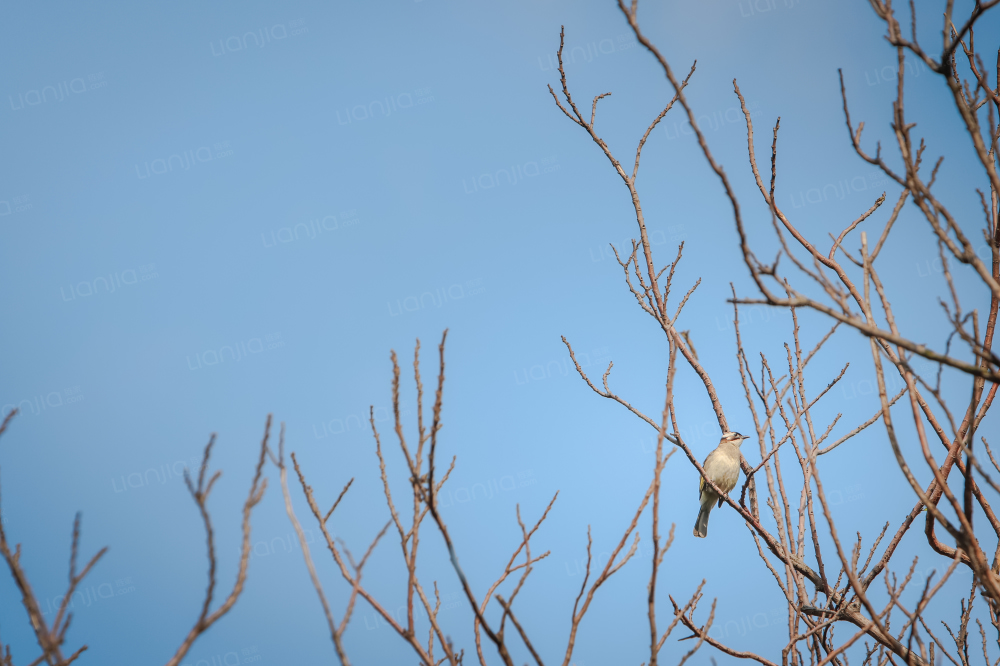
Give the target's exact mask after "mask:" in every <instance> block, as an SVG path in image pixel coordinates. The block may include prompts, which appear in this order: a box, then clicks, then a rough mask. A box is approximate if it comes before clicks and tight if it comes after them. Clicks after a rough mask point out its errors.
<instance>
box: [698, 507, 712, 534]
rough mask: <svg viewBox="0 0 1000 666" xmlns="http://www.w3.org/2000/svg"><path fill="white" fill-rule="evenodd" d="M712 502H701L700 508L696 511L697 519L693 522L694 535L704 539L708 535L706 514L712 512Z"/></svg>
mask: <svg viewBox="0 0 1000 666" xmlns="http://www.w3.org/2000/svg"><path fill="white" fill-rule="evenodd" d="M712 504H713V502H709V503H708V504H702V505H701V510H700V511H698V520H696V521H695V523H694V535H695V536H696V537H701V538H702V539H704V538H705V537H707V536H708V514H709V513H711V512H712Z"/></svg>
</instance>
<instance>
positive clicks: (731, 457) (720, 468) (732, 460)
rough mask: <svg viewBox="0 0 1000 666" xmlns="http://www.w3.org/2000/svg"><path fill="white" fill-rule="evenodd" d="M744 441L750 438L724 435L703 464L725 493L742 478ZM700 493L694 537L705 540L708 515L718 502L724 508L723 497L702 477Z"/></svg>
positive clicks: (727, 433) (699, 485) (736, 433)
mask: <svg viewBox="0 0 1000 666" xmlns="http://www.w3.org/2000/svg"><path fill="white" fill-rule="evenodd" d="M744 439H748V437H747V436H746V435H741V434H740V433H738V432H725V433H722V440H721V441H720V442H719V446H718V447H716V449H715V450H714V451H712V452H711V453H709V454H708V457H707V458H705V462H704V463H703V464H702V467H704V468H705V472H706V474H708V477H709V478H710V479H712V482H713V483H715V485H717V486H718V487H719V489H720V490H722V491H723V492H726V493H728V492H729V491H730V490H732V489H733V488H735V487H736V482H737V481H738V480H739V478H740V444H742V443H743V440H744ZM698 491H699V496H698V501H699V503H700V504H701V509H700V510H699V511H698V520H697V521H695V524H694V535H695V536H696V537H701V538H705V537H706V536H708V514H709V513H711V512H712V505H713V504H715V503H716V502H718V503H719V506H722V497H720V496H719V495H718V494H716V492H715V491H714V490H712V489H711V488H710V487H708V486H707V485H705V479H704V477H701V476H699V477H698Z"/></svg>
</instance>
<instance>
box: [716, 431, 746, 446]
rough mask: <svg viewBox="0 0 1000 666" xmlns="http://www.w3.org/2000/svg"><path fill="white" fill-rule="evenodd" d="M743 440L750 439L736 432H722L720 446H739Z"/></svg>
mask: <svg viewBox="0 0 1000 666" xmlns="http://www.w3.org/2000/svg"><path fill="white" fill-rule="evenodd" d="M744 439H750V438H749V437H747V436H746V435H741V434H740V433H738V432H724V433H722V442H720V443H721V444H732V445H733V446H739V445H740V444H742V443H743V440H744Z"/></svg>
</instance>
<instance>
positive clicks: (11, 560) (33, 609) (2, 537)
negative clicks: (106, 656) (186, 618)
mask: <svg viewBox="0 0 1000 666" xmlns="http://www.w3.org/2000/svg"><path fill="white" fill-rule="evenodd" d="M15 414H17V410H16V409H13V410H11V411H10V412H9V413H8V414H7V416H6V417H5V418H4V420H3V423H2V424H0V435H3V433H4V431H5V430H6V429H7V426H8V425H9V424H10V422H11V420H12V419H13V418H14V415H15ZM270 430H271V417H270V415H269V416H268V417H267V425H266V426H265V428H264V439H263V441H262V442H261V449H260V458H259V460H258V462H257V468H256V473H255V474H254V478H253V482H252V483H251V485H250V494H249V496H248V497H247V500H246V502H245V503H244V505H243V543H242V549H241V552H240V561H239V572H238V573H237V576H236V583H235V584H234V585H233V589H232V591H230V593H229V595H228V596H227V598H226V599H225V601H223V603H222V604H221V605H220V606H219V607H218V608H216V609H215V610H214V611H212V610H211V605H212V599H213V596H214V593H215V584H216V577H215V568H216V558H215V533H214V531H213V529H212V521H211V517H210V515H209V513H208V496H209V493H211V491H212V487H213V486H214V485H215V482H216V481H218V479H219V477H220V476H221V475H222V472H221V471H216V472H215V473H214V474H212V475H211V477H210V478H209V479H208V482H207V483H206V482H205V476H206V474H207V472H208V459H209V456H210V455H211V452H212V446H213V445H214V444H215V435H214V434H213V435H212V437H211V438H210V439H209V441H208V445H206V446H205V453H204V457H203V458H202V462H201V467H200V468H199V470H198V482H197V485H195V484H194V483H192V481H191V477H190V476H189V474H188V471H187V470H186V469H185V470H184V481H185V483H186V484H187V487H188V491H189V492H190V493H191V497H192V498H194V501H195V504H196V505H197V506H198V511H199V512H200V513H201V518H202V521H203V522H204V524H205V532H206V535H207V541H208V589H207V590H206V592H205V600H204V602H203V604H202V608H201V613H200V615H199V616H198V619H197V620H196V621H195V624H194V626H193V627H192V628H191V631H189V632H188V634H187V636H186V637H185V638H184V641H183V642H182V643H181V645H180V647H179V648H177V652H176V653H175V654H174V656H173V657H171V658H170V660H169V661H168V662H167V666H177V664H180V663H181V660H182V659H184V656H185V655H186V654H187V653H188V650H190V649H191V646H192V645H193V644H194V642H195V641H196V640H197V639H198V637H199V636H201V635H202V634H203V633H205V632H206V631H208V629H209V628H210V627H211V626H212V625H213V624H215V622H217V621H218V620H219V619H220V618H222V616H223V615H225V614H226V613H228V612H229V610H230V609H231V608H232V607H233V605H235V604H236V601H237V599H239V597H240V594H241V593H242V592H243V585H244V583H245V582H246V576H247V566H248V565H249V562H250V515H251V513H252V512H253V508H254V507H255V506H256V505H257V504H258V503H259V502H260V501H261V499H262V498H263V496H264V490H265V488H266V487H267V480H266V479H263V478H261V471H262V470H263V468H264V461H265V458H264V454H265V451H266V450H267V439H268V433H270ZM79 543H80V514H79V513H78V514H77V515H76V519H75V520H74V521H73V540H72V547H71V550H70V560H69V586H68V588H67V590H66V594H65V595H64V596H63V598H62V603H60V605H59V610H58V611H57V612H56V616H55V619H54V620H53V622H52V625H51V626H49V624H48V622H47V621H46V620H45V617H44V614H43V613H42V610H41V606H40V605H39V603H38V598H37V597H36V596H35V593H34V591H33V590H32V589H31V583H30V582H29V581H28V577H27V575H26V574H25V573H24V568H23V567H22V565H21V545H20V544H17V545H16V546H15V547H14V550H13V552H12V551H11V549H10V544H9V542H8V541H7V534H6V531H5V530H4V526H3V522H2V521H0V556H3V559H4V561H5V562H6V563H7V567H8V568H9V569H10V573H11V576H12V577H13V578H14V582H15V583H16V584H17V587H18V589H19V590H20V591H21V602H22V604H23V605H24V609H25V611H27V613H28V621H29V622H30V623H31V628H32V629H33V630H34V633H35V637H36V639H37V640H38V646H39V648H41V654H40V655H39V656H38V657H36V658H35V660H34V661H32V662H30V666H36V665H37V664H41V663H46V664H48V665H49V666H68V664H70V663H72V662H73V661H75V660H76V658H77V657H79V656H80V654H81V653H83V652H84V651H85V650H86V649H87V646H86V645H83V646H81V647H79V648H77V649H76V651H74V652H73V653H72V654H70V655H69V656H66V655H65V654H64V653H63V644H64V643H65V642H66V632H67V630H68V629H69V626H70V622H71V621H72V619H73V613H72V611H69V608H70V604H71V603H72V600H73V593H74V591H75V590H76V588H77V586H78V585H79V584H80V582H81V581H83V579H84V578H85V577H86V576H87V574H88V573H90V571H91V569H93V568H94V566H95V565H96V564H97V562H98V560H100V559H101V557H102V556H103V555H104V554H105V553H106V552H107V551H108V549H107V547H104V548H101V550H99V551H98V552H97V554H96V555H94V556H93V557H92V558H90V561H88V562H87V564H86V566H84V567H83V569H82V570H81V571H79V572H77V568H76V564H77V550H78V547H79ZM13 664H14V661H13V656H12V655H11V651H10V646H9V645H7V646H4V645H3V643H2V642H0V666H13Z"/></svg>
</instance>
